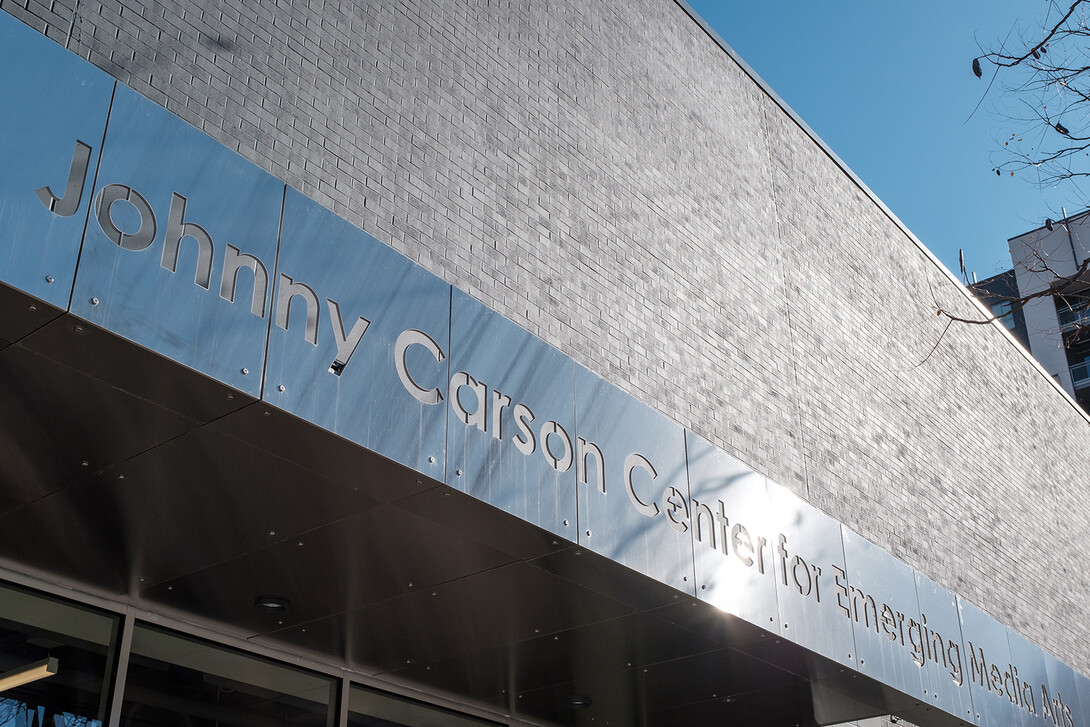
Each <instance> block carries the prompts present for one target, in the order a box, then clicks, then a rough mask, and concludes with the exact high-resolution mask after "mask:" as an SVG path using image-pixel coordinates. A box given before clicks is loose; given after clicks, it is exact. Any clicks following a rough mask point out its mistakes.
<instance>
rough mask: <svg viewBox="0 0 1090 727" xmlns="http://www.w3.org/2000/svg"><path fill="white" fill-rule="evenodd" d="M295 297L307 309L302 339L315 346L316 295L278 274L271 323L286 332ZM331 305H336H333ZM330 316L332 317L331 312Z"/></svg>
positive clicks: (318, 304)
mask: <svg viewBox="0 0 1090 727" xmlns="http://www.w3.org/2000/svg"><path fill="white" fill-rule="evenodd" d="M296 296H298V297H300V298H302V299H303V303H304V304H306V307H307V322H306V326H305V327H304V328H303V338H305V339H306V340H308V341H310V342H311V343H313V344H314V345H315V346H317V345H318V310H319V309H320V308H321V304H320V303H319V302H318V295H317V294H316V293H315V292H314V291H313V290H312V289H311V287H310V286H309V285H306V284H305V283H297V282H295V281H294V280H292V279H291V278H289V277H288V276H287V275H284V273H280V283H279V284H278V285H277V286H276V311H275V312H274V314H273V321H274V322H275V323H276V325H277V326H278V327H280V328H283V329H284V330H285V331H286V330H288V319H289V315H290V313H291V302H292V300H294V299H295V297H296ZM333 305H337V304H336V303H333ZM330 314H331V315H332V311H330ZM337 322H338V323H339V322H340V315H338V316H337Z"/></svg>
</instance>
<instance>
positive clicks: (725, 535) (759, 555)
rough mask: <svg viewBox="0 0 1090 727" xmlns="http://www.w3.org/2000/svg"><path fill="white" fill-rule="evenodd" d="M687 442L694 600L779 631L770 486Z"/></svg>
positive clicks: (704, 445) (694, 440) (690, 437)
mask: <svg viewBox="0 0 1090 727" xmlns="http://www.w3.org/2000/svg"><path fill="white" fill-rule="evenodd" d="M685 441H686V452H687V459H688V465H689V494H690V495H691V497H692V499H691V502H690V513H689V515H690V522H691V525H692V531H693V550H694V556H695V561H696V582H697V589H696V595H697V596H699V597H700V598H701V599H702V600H705V601H708V602H709V603H711V604H713V605H715V606H717V607H719V608H721V609H723V610H724V611H726V612H728V613H731V614H734V615H735V616H738V617H740V618H743V619H745V620H746V621H749V622H750V623H752V624H755V625H757V626H761V627H763V628H765V629H769V630H775V623H776V618H777V615H778V613H779V610H778V606H777V604H776V574H775V569H774V567H773V563H772V550H771V547H772V543H773V542H774V538H773V532H772V528H773V525H772V523H770V522H769V513H770V511H771V505H770V504H769V501H768V490H767V486H766V480H765V478H764V477H763V476H762V475H759V474H757V473H756V472H754V471H753V470H751V469H750V468H748V467H746V466H745V465H744V464H742V463H741V462H739V461H738V460H737V459H735V458H734V457H731V456H730V455H728V454H727V453H725V452H723V451H721V450H719V449H716V448H715V447H714V446H713V445H711V444H710V443H709V442H707V441H706V440H704V439H701V438H700V437H698V436H697V435H695V434H692V433H691V432H686V433H685Z"/></svg>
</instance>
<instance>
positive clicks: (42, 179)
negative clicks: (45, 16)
mask: <svg viewBox="0 0 1090 727" xmlns="http://www.w3.org/2000/svg"><path fill="white" fill-rule="evenodd" d="M0 68H3V69H4V70H3V73H0V160H3V161H2V164H0V165H2V167H3V169H2V173H0V281H3V282H5V283H8V284H9V285H12V286H14V287H16V288H19V289H21V290H24V291H26V292H27V293H30V294H31V295H33V296H34V297H36V298H39V299H40V300H44V301H46V302H48V303H51V304H52V305H54V306H56V307H58V308H67V307H68V299H69V297H70V296H71V294H72V280H73V278H74V277H75V272H76V260H77V258H78V257H79V246H80V238H81V237H82V236H83V225H84V222H86V220H87V208H88V204H89V199H90V196H91V195H90V189H91V183H92V181H93V179H94V170H95V167H96V165H97V164H98V157H99V147H100V146H101V144H102V134H103V132H104V131H105V129H106V114H107V113H108V111H109V108H110V95H111V94H112V92H113V87H114V80H113V79H112V78H110V77H109V76H108V75H106V74H105V73H103V72H102V71H100V70H98V69H97V68H95V67H94V66H92V65H91V64H90V63H87V62H86V61H83V60H80V58H78V57H77V56H74V55H72V54H71V53H68V52H67V51H65V50H64V49H63V48H61V47H60V46H58V45H57V44H56V43H53V42H52V41H50V40H48V39H47V38H45V37H44V36H42V35H39V34H38V33H35V32H33V31H32V30H30V29H29V28H26V27H25V26H23V24H22V23H20V22H19V21H17V20H16V19H15V18H13V17H11V16H10V15H8V14H7V13H2V12H0Z"/></svg>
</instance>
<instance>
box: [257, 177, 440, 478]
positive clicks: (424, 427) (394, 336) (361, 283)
mask: <svg viewBox="0 0 1090 727" xmlns="http://www.w3.org/2000/svg"><path fill="white" fill-rule="evenodd" d="M277 271H278V272H277V276H276V278H277V280H276V296H275V298H274V313H273V323H272V327H271V328H270V332H269V355H268V362H267V366H268V368H267V370H266V374H265V377H266V385H265V393H264V398H265V400H266V401H268V402H270V403H271V404H273V405H274V406H277V407H280V408H282V409H284V410H285V411H288V412H291V413H292V414H295V415H296V416H298V417H301V418H303V419H306V420H307V421H310V422H313V423H315V424H317V425H318V426H321V427H323V428H325V429H328V430H329V431H331V432H334V433H336V434H338V435H340V436H342V437H344V438H345V439H348V440H351V441H353V442H355V443H357V444H359V445H361V446H364V447H367V448H368V449H370V450H371V451H373V452H377V453H379V454H381V455H383V456H384V457H388V458H389V459H392V460H394V461H395V462H400V463H401V464H404V465H406V466H408V467H412V468H413V469H415V470H416V471H417V472H420V473H422V474H424V475H426V476H428V477H431V478H433V479H436V480H440V481H441V480H442V479H443V467H444V446H445V437H446V413H445V411H444V410H445V408H446V407H445V405H444V404H443V403H442V401H441V400H440V401H435V402H433V403H425V402H424V401H422V400H421V399H422V398H426V396H424V395H420V392H419V390H418V389H419V386H420V385H421V382H427V388H428V389H431V388H433V387H436V388H438V389H439V390H440V391H442V392H445V390H446V384H445V382H446V381H447V378H448V376H447V361H446V360H445V354H443V355H434V352H429V350H428V348H427V346H425V345H423V344H422V343H421V342H422V341H424V340H425V339H427V340H428V341H431V342H433V343H434V344H435V346H436V349H435V350H437V351H442V350H443V349H445V348H446V347H447V342H448V339H449V325H450V323H449V322H450V285H449V284H448V283H445V282H443V281H442V280H440V279H439V278H437V277H435V276H434V275H432V274H431V273H429V272H427V271H426V270H424V269H423V268H421V267H420V266H418V265H416V264H415V263H413V262H412V261H410V260H409V259H408V258H406V257H404V256H403V255H401V254H399V253H398V252H396V251H394V250H393V249H391V248H389V247H387V246H386V245H383V244H382V243H380V242H379V241H378V240H376V239H375V238H373V237H371V236H370V235H368V234H367V233H366V232H363V231H362V230H359V229H357V228H355V227H353V226H352V225H350V224H349V223H348V222H346V221H344V220H343V219H341V218H339V217H337V216H336V215H334V214H333V213H332V212H330V211H328V210H326V209H325V208H323V207H321V206H320V205H318V204H317V203H315V202H313V201H311V200H309V199H307V198H306V197H304V196H303V195H302V194H300V193H299V192H297V191H296V190H294V189H291V188H289V189H288V190H287V193H286V197H285V200H284V224H283V232H282V241H281V244H280V255H279V260H278V263H277ZM406 376H407V377H409V379H408V380H406V379H405V377H406ZM413 392H416V394H417V395H419V398H418V396H417V395H414V393H413ZM444 395H445V394H444ZM429 401H430V400H429Z"/></svg>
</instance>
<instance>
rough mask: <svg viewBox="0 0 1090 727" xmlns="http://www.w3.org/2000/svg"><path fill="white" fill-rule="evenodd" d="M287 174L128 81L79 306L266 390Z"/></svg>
mask: <svg viewBox="0 0 1090 727" xmlns="http://www.w3.org/2000/svg"><path fill="white" fill-rule="evenodd" d="M282 198H283V183H281V182H279V181H278V180H276V179H275V178H273V177H272V176H270V175H268V174H266V173H265V172H263V171H261V170H260V169H258V168H257V167H256V166H254V165H253V164H250V163H249V162H248V161H246V160H245V159H243V158H242V157H240V156H238V155H237V154H235V153H234V152H232V151H230V150H228V149H226V148H225V147H223V146H221V145H220V144H218V143H217V142H215V141H214V140H212V139H211V138H210V137H208V136H206V135H205V134H203V133H201V132H200V131H198V130H196V129H194V128H193V127H192V126H189V125H188V124H186V123H185V122H183V121H181V120H180V119H178V118H177V117H175V116H173V115H172V114H169V113H167V112H166V111H165V110H163V109H162V108H160V107H158V106H156V105H155V104H153V103H152V102H150V101H148V100H147V99H144V98H142V97H140V96H139V95H137V93H136V92H135V91H132V90H131V89H129V88H126V87H124V86H120V85H119V86H118V89H117V93H116V95H115V99H114V105H113V110H112V111H111V113H110V123H109V130H108V132H107V135H106V143H105V145H104V149H103V154H102V162H101V165H100V169H99V174H98V183H97V186H96V189H95V193H94V195H93V199H92V201H91V207H92V209H91V213H90V219H89V221H88V224H87V234H86V236H85V242H84V247H83V252H82V255H81V257H80V266H79V271H78V273H77V276H76V287H75V290H74V293H73V297H72V305H71V311H72V312H73V313H74V314H76V315H78V316H80V317H82V318H84V319H86V320H89V321H91V322H93V323H96V324H98V325H100V326H102V327H103V328H106V329H108V330H110V331H113V332H115V333H118V334H120V335H121V336H124V337H125V338H128V339H129V340H131V341H134V342H135V343H138V344H140V345H142V346H145V347H146V348H149V349H151V350H153V351H155V352H156V353H159V354H162V355H164V356H167V357H169V358H171V359H173V360H175V361H178V362H179V363H182V364H185V365H186V366H189V367H190V368H193V369H196V370H197V371H200V372H201V373H203V374H206V375H208V376H211V377H212V378H215V379H218V380H219V381H222V382H224V383H226V384H230V385H231V386H234V387H236V388H238V389H241V390H242V391H244V392H246V393H247V394H250V395H253V396H257V395H259V394H260V386H261V368H262V365H263V363H264V352H265V337H266V334H267V331H268V312H269V308H270V306H269V300H270V296H271V291H272V284H271V283H272V278H271V276H272V271H273V269H274V265H275V263H276V245H277V234H278V229H279V224H280V207H281V203H282Z"/></svg>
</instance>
